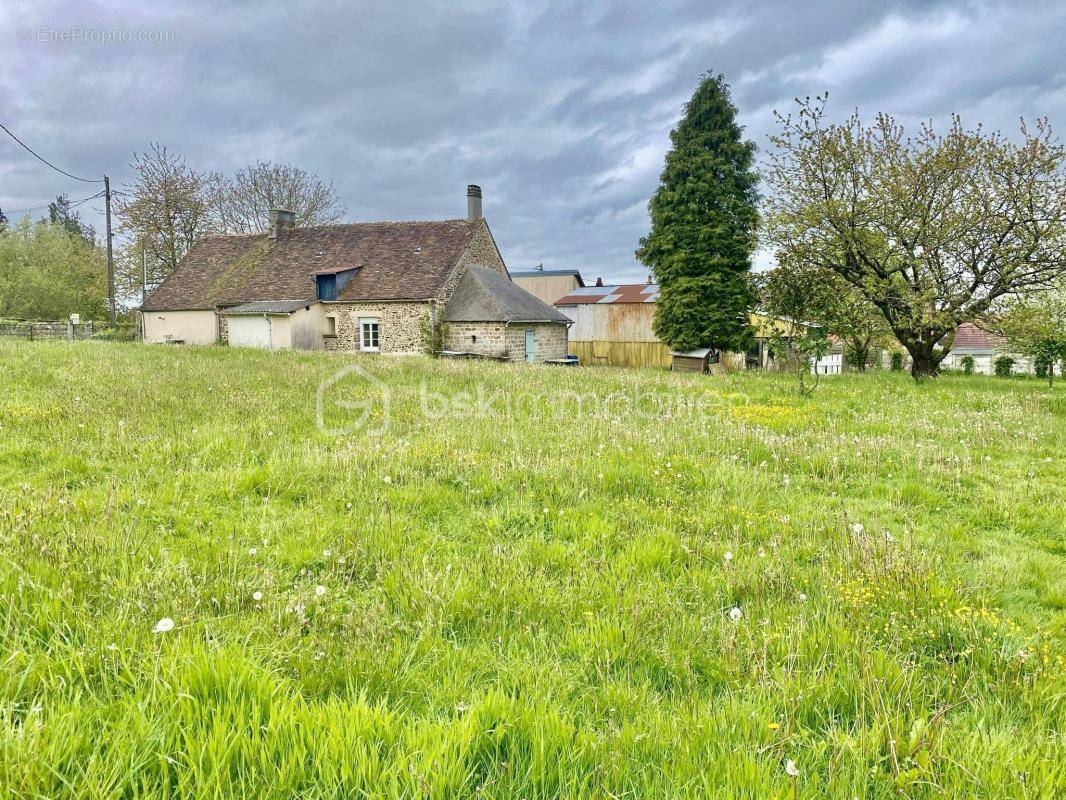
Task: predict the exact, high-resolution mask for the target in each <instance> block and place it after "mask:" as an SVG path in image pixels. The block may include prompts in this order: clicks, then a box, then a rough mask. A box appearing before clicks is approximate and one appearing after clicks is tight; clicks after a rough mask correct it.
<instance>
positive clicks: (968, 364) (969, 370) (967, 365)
mask: <svg viewBox="0 0 1066 800" xmlns="http://www.w3.org/2000/svg"><path fill="white" fill-rule="evenodd" d="M962 371H963V373H964V374H966V375H973V356H963V357H962Z"/></svg>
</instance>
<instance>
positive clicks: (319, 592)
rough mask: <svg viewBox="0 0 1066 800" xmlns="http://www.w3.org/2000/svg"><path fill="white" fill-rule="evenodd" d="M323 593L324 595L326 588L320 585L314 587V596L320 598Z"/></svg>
mask: <svg viewBox="0 0 1066 800" xmlns="http://www.w3.org/2000/svg"><path fill="white" fill-rule="evenodd" d="M325 593H326V587H325V586H323V585H322V584H321V583H320V584H319V585H318V586H316V587H315V595H316V596H318V597H321V596H322V595H324V594H325Z"/></svg>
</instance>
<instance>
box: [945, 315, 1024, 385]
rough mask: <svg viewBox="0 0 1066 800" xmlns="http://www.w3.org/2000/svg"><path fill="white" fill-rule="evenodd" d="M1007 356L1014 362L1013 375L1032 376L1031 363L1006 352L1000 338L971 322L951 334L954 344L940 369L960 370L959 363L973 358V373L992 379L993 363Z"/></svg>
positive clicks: (994, 370)
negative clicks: (967, 357) (1028, 374)
mask: <svg viewBox="0 0 1066 800" xmlns="http://www.w3.org/2000/svg"><path fill="white" fill-rule="evenodd" d="M1001 355H1009V356H1010V357H1011V358H1013V359H1014V368H1013V371H1014V372H1017V373H1026V372H1028V373H1032V372H1033V371H1034V370H1033V363H1032V360H1031V359H1029V358H1027V357H1026V356H1023V355H1019V354H1017V353H1012V352H1010V349H1009V348H1008V347H1007V343H1006V342H1005V341H1004V340H1003V337H1001V336H997V335H996V334H994V333H992V332H990V331H987V330H985V329H984V328H981V327H979V326H978V325H975V324H974V323H972V322H964V323H962V324H961V325H959V327H958V328H957V329H956V331H955V340H954V341H953V342H952V344H951V351H950V352H949V353H948V354H947V356H945V357H944V360H943V361H942V362H941V363H940V366H941V367H943V368H944V369H958V370H961V369H962V359H963V358H965V357H966V356H971V357H972V358H973V371H974V372H975V373H977V374H979V375H994V374H995V372H996V365H995V362H996V359H997V358H999V357H1000V356H1001Z"/></svg>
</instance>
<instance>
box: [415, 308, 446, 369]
mask: <svg viewBox="0 0 1066 800" xmlns="http://www.w3.org/2000/svg"><path fill="white" fill-rule="evenodd" d="M420 327H421V328H422V341H423V342H425V348H424V349H425V352H426V355H427V356H433V357H434V358H436V357H437V354H438V353H440V351H441V350H443V349H444V321H443V320H441V319H439V317H438V315H437V314H436V313H434V312H428V313H426V314H425V315H423V317H422V322H421V325H420Z"/></svg>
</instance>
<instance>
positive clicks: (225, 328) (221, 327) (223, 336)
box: [215, 311, 229, 344]
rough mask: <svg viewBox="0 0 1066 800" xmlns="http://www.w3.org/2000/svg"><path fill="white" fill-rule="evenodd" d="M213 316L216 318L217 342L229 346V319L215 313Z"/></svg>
mask: <svg viewBox="0 0 1066 800" xmlns="http://www.w3.org/2000/svg"><path fill="white" fill-rule="evenodd" d="M215 315H216V316H217V317H218V340H219V342H221V343H222V344H229V317H227V316H226V315H225V314H219V313H218V312H217V311H216V312H215Z"/></svg>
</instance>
